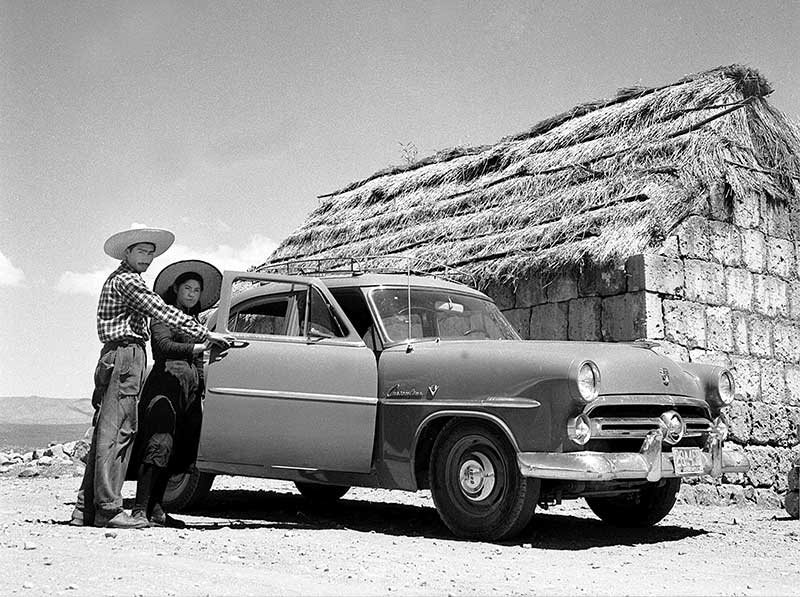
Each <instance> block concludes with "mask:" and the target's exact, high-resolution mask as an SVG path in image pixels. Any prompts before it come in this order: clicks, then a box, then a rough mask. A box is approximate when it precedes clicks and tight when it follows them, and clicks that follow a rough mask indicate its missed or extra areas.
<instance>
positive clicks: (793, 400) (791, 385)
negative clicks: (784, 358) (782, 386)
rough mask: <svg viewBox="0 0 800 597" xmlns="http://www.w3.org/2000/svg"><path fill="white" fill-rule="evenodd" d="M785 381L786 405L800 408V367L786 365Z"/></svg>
mask: <svg viewBox="0 0 800 597" xmlns="http://www.w3.org/2000/svg"><path fill="white" fill-rule="evenodd" d="M784 379H785V380H786V404H788V405H789V406H800V366H798V365H786V368H785V369H784Z"/></svg>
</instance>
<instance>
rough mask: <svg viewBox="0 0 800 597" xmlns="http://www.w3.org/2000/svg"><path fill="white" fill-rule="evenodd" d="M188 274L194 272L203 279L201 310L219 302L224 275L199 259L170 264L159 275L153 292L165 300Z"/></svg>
mask: <svg viewBox="0 0 800 597" xmlns="http://www.w3.org/2000/svg"><path fill="white" fill-rule="evenodd" d="M186 272H194V273H196V274H198V275H199V276H200V277H201V278H203V291H202V292H201V293H200V301H199V302H200V310H202V311H205V310H206V309H208V308H209V307H212V306H213V305H214V304H215V303H216V302H217V301H218V300H219V291H220V287H221V286H222V273H220V271H219V270H218V269H217V268H216V267H214V266H213V265H211V264H210V263H208V262H206V261H201V260H199V259H186V260H185V261H176V262H175V263H171V264H169V265H168V266H167V267H165V268H164V269H163V270H161V273H160V274H158V277H157V278H156V281H155V284H153V291H154V292H155V293H156V294H157V295H159V296H160V297H161V298H164V295H165V294H166V292H167V290H169V288H170V287H171V286H172V285H173V284H174V283H175V280H177V279H178V277H179V276H180V275H181V274H183V273H186Z"/></svg>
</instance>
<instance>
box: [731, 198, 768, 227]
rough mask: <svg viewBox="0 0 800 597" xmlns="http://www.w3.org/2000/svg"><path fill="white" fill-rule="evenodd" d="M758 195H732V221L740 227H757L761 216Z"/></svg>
mask: <svg viewBox="0 0 800 597" xmlns="http://www.w3.org/2000/svg"><path fill="white" fill-rule="evenodd" d="M758 200H759V198H758V195H746V196H744V197H742V196H740V195H738V194H737V195H734V196H733V223H734V224H736V225H737V226H740V227H742V228H758V225H759V224H760V223H761V217H760V214H759V209H758Z"/></svg>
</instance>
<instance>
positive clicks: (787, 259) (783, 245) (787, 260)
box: [765, 236, 797, 279]
mask: <svg viewBox="0 0 800 597" xmlns="http://www.w3.org/2000/svg"><path fill="white" fill-rule="evenodd" d="M765 243H766V245H767V272H768V273H770V274H772V275H774V276H778V277H779V278H784V279H788V278H794V277H795V272H796V271H797V270H796V266H795V253H794V242H793V241H791V240H788V239H785V238H776V237H774V236H767V237H766V238H765Z"/></svg>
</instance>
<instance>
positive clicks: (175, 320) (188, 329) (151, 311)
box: [111, 272, 208, 342]
mask: <svg viewBox="0 0 800 597" xmlns="http://www.w3.org/2000/svg"><path fill="white" fill-rule="evenodd" d="M111 287H112V289H113V290H116V291H117V292H118V293H119V294H120V296H122V297H124V298H125V299H126V300H127V303H128V304H129V305H130V307H131V308H132V309H133V310H134V311H136V312H137V313H139V314H140V315H145V316H150V317H152V318H153V319H156V320H158V321H163V322H164V323H166V324H167V325H168V326H169V327H171V328H173V329H176V330H180V331H182V332H184V333H186V334H188V335H189V336H191V337H192V338H194V339H196V340H197V341H199V342H204V341H205V340H206V339H207V338H208V329H207V328H206V327H205V326H204V325H202V324H200V323H198V322H197V321H196V320H195V319H194V318H193V317H190V316H188V315H186V314H185V313H183V312H182V311H180V310H179V309H176V308H175V307H172V306H171V305H168V304H166V303H165V302H164V300H163V299H162V298H161V297H160V296H158V295H157V294H156V293H155V292H153V291H152V290H150V289H149V288H147V286H146V285H145V283H144V280H143V279H142V277H141V276H140V275H139V274H137V273H128V272H126V273H121V274H119V275H117V276H115V277H114V279H113V280H112V281H111ZM144 333H145V337H147V332H146V331H145V332H144Z"/></svg>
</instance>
